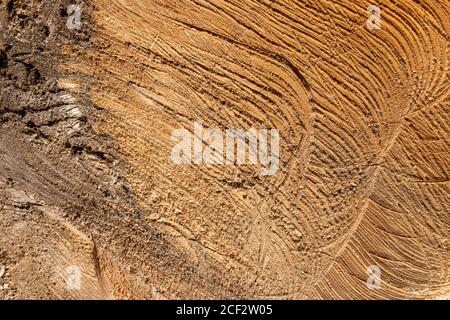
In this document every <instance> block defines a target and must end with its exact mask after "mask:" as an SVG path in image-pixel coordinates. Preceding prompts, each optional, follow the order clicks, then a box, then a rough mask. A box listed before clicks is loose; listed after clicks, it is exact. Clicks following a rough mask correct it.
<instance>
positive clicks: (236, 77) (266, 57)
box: [0, 0, 450, 299]
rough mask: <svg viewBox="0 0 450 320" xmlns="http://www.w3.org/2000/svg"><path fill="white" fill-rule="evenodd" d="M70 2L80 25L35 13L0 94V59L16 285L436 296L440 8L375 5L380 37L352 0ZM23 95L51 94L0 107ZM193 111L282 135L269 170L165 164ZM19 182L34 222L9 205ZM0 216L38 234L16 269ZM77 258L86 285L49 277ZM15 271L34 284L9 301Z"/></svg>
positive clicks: (445, 162) (443, 246)
mask: <svg viewBox="0 0 450 320" xmlns="http://www.w3.org/2000/svg"><path fill="white" fill-rule="evenodd" d="M3 2H5V1H3ZM6 2H8V1H6ZM10 2H11V1H10ZM46 2H48V1H36V2H32V3H31V4H30V3H28V4H25V3H26V2H25V1H24V2H22V1H12V3H13V5H12V6H13V8H14V9H13V12H7V11H8V10H7V7H8V6H7V5H6V4H5V3H4V4H3V7H4V10H6V11H5V12H6V13H5V16H6V19H5V20H4V21H5V22H4V23H3V28H6V27H8V28H9V29H8V30H12V31H10V32H16V33H17V30H18V29H17V28H23V26H20V25H19V27H17V26H15V25H14V24H13V22H12V21H14V17H15V15H17V12H14V10H18V9H17V8H19V7H20V6H19V4H21V5H23V6H25V7H26V8H25V9H24V10H29V12H37V13H38V14H43V13H42V12H47V14H49V15H50V16H51V17H53V15H57V14H58V13H59V12H60V10H61V8H63V10H64V8H65V6H67V5H68V2H67V1H56V4H55V7H52V9H48V8H45V3H46ZM79 3H80V4H81V5H82V8H83V16H82V19H83V20H82V21H83V22H84V24H83V29H82V30H80V31H73V30H63V29H64V21H65V18H66V17H64V16H59V17H58V18H57V19H56V18H55V19H56V21H55V22H46V21H45V20H44V22H43V23H44V24H46V23H47V24H50V29H51V30H54V31H51V32H50V35H49V40H46V41H47V42H48V43H49V48H44V49H43V50H42V51H43V52H44V54H43V56H42V57H41V56H37V58H36V60H37V62H36V64H31V65H36V68H37V69H38V70H40V73H39V74H40V75H41V76H40V77H41V78H40V80H39V81H37V82H35V83H31V89H30V88H29V87H23V88H21V89H20V94H19V93H17V88H16V89H8V90H9V91H8V90H7V89H6V88H9V87H8V86H7V85H8V84H9V83H10V82H8V81H13V82H14V79H13V80H11V79H9V80H8V77H7V75H8V72H9V73H10V74H16V73H17V72H19V71H15V70H14V69H11V68H12V67H13V64H14V63H13V62H12V61H16V60H17V59H16V60H14V57H17V56H14V54H12V53H11V50H12V49H11V48H10V49H9V51H4V52H7V54H5V57H6V58H5V61H6V60H8V59H9V60H8V61H7V63H6V65H7V67H5V66H3V67H2V70H6V71H2V72H3V73H4V74H5V75H4V76H3V78H2V79H3V80H2V81H3V82H2V83H1V84H2V104H1V108H2V109H0V111H1V115H2V117H3V118H2V122H1V123H0V124H1V130H0V132H1V139H0V151H1V153H0V160H1V163H0V177H3V178H4V179H5V180H4V182H3V184H4V186H5V187H4V189H5V190H6V191H5V199H9V200H7V201H6V203H9V205H8V206H6V207H5V208H3V210H2V212H1V213H0V219H1V220H0V221H1V223H0V230H1V234H0V241H1V244H0V249H1V250H0V265H1V263H2V261H3V260H4V261H6V262H5V264H9V265H11V267H9V269H8V272H7V274H8V277H10V278H11V279H12V280H11V281H13V282H14V283H16V284H17V285H16V286H15V287H14V290H15V291H14V292H15V293H14V295H15V296H16V297H31V298H33V297H50V298H61V297H64V298H66V297H72V298H80V297H83V298H98V297H103V298H113V297H115V298H281V299H316V298H318V299H347V298H357V299H377V298H379V299H398V298H413V299H416V298H417V299H423V298H448V294H449V288H450V274H449V271H450V268H449V252H448V239H449V234H448V232H449V222H450V221H449V210H448V203H449V183H448V178H449V168H450V165H449V157H448V149H449V131H450V126H449V122H448V113H449V111H450V110H449V105H450V100H449V93H450V86H449V75H448V72H449V30H450V25H449V21H450V20H449V15H450V6H449V3H448V2H447V1H437V0H433V1H406V0H399V1H381V2H380V1H379V4H380V7H381V10H382V20H381V29H380V30H369V29H368V28H367V27H366V20H367V18H368V14H367V8H368V7H369V6H370V5H371V4H372V3H371V2H368V1H360V0H358V1H322V0H307V1H278V0H277V1H268V0H257V1H254V0H245V1H243V0H228V1H225V0H210V1H203V0H189V1H188V0H160V1H158V0H140V1H132V0H92V1H90V2H89V3H87V2H84V3H81V1H80V2H79ZM51 10H53V11H51ZM52 14H53V15H52ZM47 21H52V20H47ZM29 23H32V22H29ZM52 26H53V27H52ZM33 28H37V27H33ZM52 32H54V34H53V33H52ZM22 37H23V35H22ZM13 38H14V36H11V35H10V36H9V38H8V39H6V40H4V42H5V43H13V40H12V39H13ZM16 38H17V37H16ZM30 42H31V43H32V45H31V46H34V48H35V47H36V43H35V42H33V41H32V40H30ZM16 46H19V44H17V45H16ZM20 46H22V44H20ZM12 47H13V48H14V45H13V46H12ZM45 52H54V53H55V54H56V53H58V55H57V56H54V57H53V56H51V55H49V56H46V55H45ZM35 56H36V55H35ZM11 59H12V60H11ZM40 61H44V62H42V66H38V65H39V62H40ZM51 63H55V64H58V69H57V72H56V71H55V70H52V67H51ZM16 64H17V63H16ZM29 64H30V63H28V64H27V65H29ZM27 65H25V66H27ZM27 70H28V71H27V72H28V73H26V75H27V79H28V80H27V81H30V80H29V79H30V77H31V79H34V78H33V76H32V75H31V76H30V72H31V71H30V70H29V69H27ZM31 74H32V73H31ZM52 81H53V82H54V83H55V84H54V86H55V88H56V89H54V91H55V93H54V94H53V95H52V94H51V91H50V93H49V91H48V89H47V87H45V86H48V85H49V83H53V82H52ZM15 83H17V81H16V82H15ZM4 88H5V90H4ZM36 88H41V90H42V91H43V92H46V94H47V95H51V96H52V97H47V96H46V97H44V98H43V102H41V103H40V104H39V103H35V104H36V107H32V106H31V107H30V105H29V104H27V103H24V107H23V108H22V109H20V110H22V111H20V110H17V109H13V108H12V107H11V101H16V100H14V99H16V97H17V96H20V97H24V96H25V97H27V100H26V101H30V99H31V100H32V101H37V100H36V98H34V97H33V96H31V98H30V95H33V92H35V91H36V90H37V89H36ZM33 90H34V91H33ZM4 92H5V93H4ZM6 92H9V94H8V95H7V94H6ZM5 96H6V97H7V98H4V97H5ZM11 97H14V99H13V98H11ZM49 99H56V100H55V101H62V102H61V103H59V104H58V103H57V104H56V105H55V107H54V108H53V107H52V108H49V107H48V101H53V100H49ZM58 99H59V100H58ZM43 103H46V106H47V107H46V108H44V107H42V105H43ZM15 105H16V104H15ZM74 105H75V106H76V108H78V109H77V110H78V111H79V112H80V114H78V113H77V112H75V113H70V114H69V115H70V116H67V115H66V116H64V115H61V116H60V118H57V119H56V120H55V118H54V117H57V115H58V114H59V113H58V112H68V111H67V110H72V109H73V108H74ZM68 106H69V107H68ZM61 107H63V109H61V110H60V109H58V108H61ZM64 107H65V109H64ZM30 110H31V111H30ZM58 110H59V111H58ZM30 121H31V122H30ZM194 121H202V123H203V125H204V126H205V127H213V128H221V129H226V128H236V127H242V128H260V127H266V128H277V129H279V130H280V136H281V145H280V170H279V171H278V173H277V174H276V175H274V176H268V177H262V176H260V175H258V170H256V169H255V166H250V165H245V166H214V165H181V166H180V165H174V164H173V162H172V160H171V159H170V154H171V153H170V152H171V148H172V147H173V141H172V140H171V134H172V132H173V130H175V129H178V128H188V129H190V128H192V126H193V122H194ZM24 128H25V129H24ZM7 179H9V180H7ZM12 181H13V182H12ZM0 186H1V185H0ZM21 192H24V193H25V194H27V197H29V196H31V195H33V197H35V198H36V199H39V201H42V203H41V204H40V205H39V206H42V207H39V206H38V207H39V208H40V209H39V210H38V211H39V212H40V214H39V215H38V216H39V219H38V218H36V219H35V218H28V215H26V217H27V218H25V217H23V218H21V217H18V216H16V215H15V214H16V213H14V212H15V211H14V210H13V209H11V208H12V207H14V206H13V205H12V203H15V202H14V201H13V200H11V199H15V198H14V197H16V196H17V194H18V193H21ZM8 201H9V202H8ZM11 201H12V202H11ZM16 202H17V201H16ZM28 202H29V201H28ZM11 206H12V207H11ZM36 206H37V205H31V209H30V207H28V208H27V209H26V210H33V208H35V209H36V208H37V207H36ZM0 208H2V207H1V206H0ZM21 210H25V209H21ZM11 219H12V220H14V221H16V220H17V222H14V223H15V224H17V223H19V224H23V223H27V224H28V223H33V225H36V226H37V228H39V230H41V231H40V232H39V233H33V232H32V231H29V234H27V235H22V237H24V238H22V239H26V241H28V242H29V243H32V244H33V243H38V242H39V241H40V239H43V240H45V241H42V240H41V241H42V243H41V244H40V247H41V249H39V250H42V247H43V248H44V249H46V250H47V252H46V253H45V254H44V253H38V254H37V256H38V258H37V259H36V261H34V262H33V263H32V264H29V263H27V262H26V261H24V259H26V258H24V257H20V256H17V255H16V254H14V253H13V251H14V250H13V249H11V248H12V247H14V246H15V245H16V240H8V241H10V242H8V241H7V239H10V238H9V237H10V235H7V234H9V233H10V232H11V231H10V230H11V228H14V227H13V226H14V225H15V224H14V223H13V222H10V221H12V220H11ZM27 219H32V222H27V221H28V220H27ZM49 221H51V222H49ZM16 227H17V226H16ZM28 229H29V230H34V229H32V228H31V227H30V228H27V230H28ZM54 230H59V231H54ZM58 232H60V233H61V234H62V235H64V236H58V234H59V233H58ZM3 234H5V236H3ZM50 235H51V236H50ZM58 237H63V238H64V243H66V245H63V244H62V240H60V238H58ZM21 241H25V240H21ZM2 247H4V248H2ZM31 247H33V246H31ZM49 248H51V249H49ZM27 250H31V249H30V248H25V252H26V251H27ZM36 250H37V249H36ZM39 250H37V251H38V252H40V251H39ZM49 250H50V252H49ZM33 252H34V251H33ZM46 255H49V256H50V257H51V259H50V260H52V261H50V262H49V261H48V260H46V262H45V263H44V262H40V261H41V260H42V258H43V257H47V256H46ZM8 257H9V258H8ZM75 257H77V258H76V259H75ZM40 259H41V260H40ZM74 260H76V261H74ZM77 261H78V262H77ZM80 261H81V262H80ZM77 263H78V265H80V267H82V271H83V275H84V274H86V277H87V278H88V279H89V280H88V282H87V284H86V285H88V286H90V287H89V289H85V288H83V290H82V291H81V292H67V291H66V290H65V289H64V287H63V286H64V278H61V279H59V278H58V279H59V280H56V281H54V283H53V284H51V285H48V284H47V282H48V279H52V275H51V274H48V272H47V271H45V270H47V269H46V268H47V266H48V268H55V266H56V268H59V269H58V270H60V271H58V272H59V273H58V274H61V272H62V271H61V270H64V268H65V266H66V265H74V264H75V265H76V264H77ZM23 265H26V266H27V268H25V267H22V266H23ZM372 265H376V266H378V267H379V268H380V270H381V279H382V283H381V287H380V288H379V289H372V290H370V289H368V287H367V283H366V281H367V277H368V275H367V268H368V267H369V266H372ZM29 270H39V271H40V272H39V276H40V277H41V278H40V279H41V280H39V279H38V280H36V281H37V282H38V283H40V287H38V288H41V287H42V289H39V290H38V289H36V291H33V292H32V293H24V292H25V291H24V290H26V289H25V287H26V286H24V285H23V283H26V281H31V278H29V276H27V274H28V273H27V272H29ZM34 276H36V274H35V275H34ZM84 278H85V277H84V276H83V279H84ZM0 280H1V279H0ZM0 297H3V296H2V291H0Z"/></svg>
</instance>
